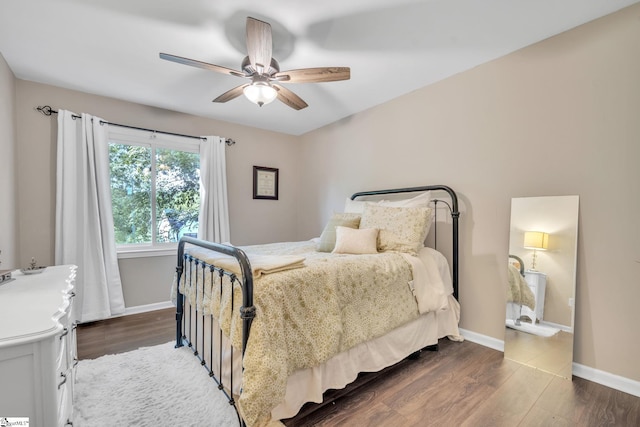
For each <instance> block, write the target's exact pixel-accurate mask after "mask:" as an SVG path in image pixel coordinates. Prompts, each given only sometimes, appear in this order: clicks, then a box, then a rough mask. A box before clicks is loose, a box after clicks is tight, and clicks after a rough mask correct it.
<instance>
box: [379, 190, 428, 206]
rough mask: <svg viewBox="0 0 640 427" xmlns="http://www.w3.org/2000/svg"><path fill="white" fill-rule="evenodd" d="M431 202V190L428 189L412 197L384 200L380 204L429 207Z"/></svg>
mask: <svg viewBox="0 0 640 427" xmlns="http://www.w3.org/2000/svg"><path fill="white" fill-rule="evenodd" d="M429 202H431V192H430V191H426V192H424V193H421V194H418V195H417V196H416V197H413V198H411V199H402V200H382V201H380V202H379V203H378V204H379V205H382V206H391V207H396V208H428V207H429Z"/></svg>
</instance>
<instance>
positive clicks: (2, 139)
mask: <svg viewBox="0 0 640 427" xmlns="http://www.w3.org/2000/svg"><path fill="white" fill-rule="evenodd" d="M15 81H16V79H15V77H14V75H13V73H12V72H11V69H10V68H9V66H8V65H7V63H6V61H5V60H4V57H3V56H2V54H0V251H2V254H0V262H2V264H1V265H0V270H4V269H12V268H15V266H16V265H17V264H16V260H17V255H18V241H17V233H16V229H17V228H16V221H17V219H16V204H15V198H16V179H15V146H16V144H15V141H16V126H15V123H16V115H15V104H16V89H15Z"/></svg>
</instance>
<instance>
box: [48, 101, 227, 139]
mask: <svg viewBox="0 0 640 427" xmlns="http://www.w3.org/2000/svg"><path fill="white" fill-rule="evenodd" d="M36 110H38V111H40V112H41V113H42V114H44V115H45V116H50V115H52V114H58V112H57V111H56V110H54V109H53V108H51V107H50V106H48V105H45V106H44V107H40V106H38V107H36ZM71 117H73V118H74V119H81V118H82V117H81V116H78V115H76V114H72V115H71ZM100 124H101V125H104V124H108V125H111V126H118V127H121V128H127V129H136V130H144V131H147V132H154V133H163V134H165V135H173V136H182V137H185V138H193V139H205V138H203V137H201V136H194V135H185V134H182V133H173V132H165V131H162V130H155V129H147V128H141V127H137V126H129V125H121V124H120V123H111V122H105V121H104V120H100ZM225 143H226V144H227V145H233V144H235V143H236V142H235V141H234V140H233V139H231V138H225Z"/></svg>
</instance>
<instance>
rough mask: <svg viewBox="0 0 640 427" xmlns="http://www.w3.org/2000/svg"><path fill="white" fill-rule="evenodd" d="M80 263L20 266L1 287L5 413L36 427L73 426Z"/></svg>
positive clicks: (0, 370) (0, 408)
mask: <svg viewBox="0 0 640 427" xmlns="http://www.w3.org/2000/svg"><path fill="white" fill-rule="evenodd" d="M75 276H76V266H74V265H63V266H55V267H47V269H46V271H44V272H43V273H42V274H35V275H24V274H22V273H20V272H19V271H15V272H14V275H13V277H14V278H15V280H14V281H12V282H11V283H8V284H6V285H3V286H2V287H0V382H1V383H2V387H0V417H29V425H30V426H31V427H50V426H57V427H63V426H65V425H73V424H72V422H71V420H72V418H73V381H74V378H73V376H74V367H75V363H76V340H75V323H74V318H73V310H72V308H73V304H72V299H73V297H74V295H75V294H74V292H73V290H74V281H75Z"/></svg>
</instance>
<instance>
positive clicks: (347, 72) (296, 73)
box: [273, 67, 351, 83]
mask: <svg viewBox="0 0 640 427" xmlns="http://www.w3.org/2000/svg"><path fill="white" fill-rule="evenodd" d="M273 77H274V79H275V80H278V81H281V82H287V83H317V82H335V81H339V80H349V79H350V78H351V69H350V68H349V67H321V68H302V69H300V70H289V71H281V72H279V73H276V74H275V75H274V76H273Z"/></svg>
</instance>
